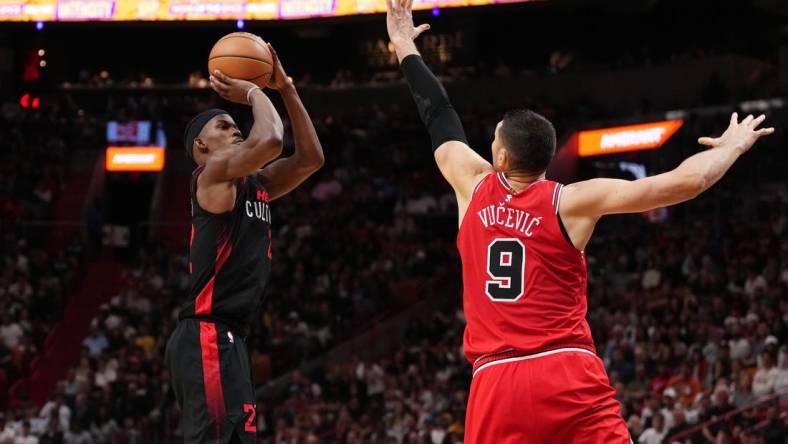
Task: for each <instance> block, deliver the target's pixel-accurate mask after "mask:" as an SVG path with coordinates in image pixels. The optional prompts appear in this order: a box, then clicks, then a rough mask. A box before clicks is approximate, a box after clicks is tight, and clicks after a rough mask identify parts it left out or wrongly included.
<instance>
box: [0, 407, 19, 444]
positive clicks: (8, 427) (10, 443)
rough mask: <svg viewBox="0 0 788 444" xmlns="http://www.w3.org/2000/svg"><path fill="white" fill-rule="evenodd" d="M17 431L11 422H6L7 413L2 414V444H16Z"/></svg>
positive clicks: (0, 433) (0, 432)
mask: <svg viewBox="0 0 788 444" xmlns="http://www.w3.org/2000/svg"><path fill="white" fill-rule="evenodd" d="M14 438H16V431H15V430H14V426H13V424H12V423H11V422H10V421H7V420H6V417H5V413H2V412H0V444H14Z"/></svg>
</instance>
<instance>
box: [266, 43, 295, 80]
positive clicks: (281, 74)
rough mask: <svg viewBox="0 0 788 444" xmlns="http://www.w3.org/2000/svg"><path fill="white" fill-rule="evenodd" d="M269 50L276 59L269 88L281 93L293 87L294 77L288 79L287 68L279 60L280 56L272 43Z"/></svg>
mask: <svg viewBox="0 0 788 444" xmlns="http://www.w3.org/2000/svg"><path fill="white" fill-rule="evenodd" d="M268 50H269V51H271V56H273V58H274V70H273V73H271V80H269V81H268V87H269V88H271V89H273V90H276V91H281V90H282V89H284V88H287V87H289V86H292V85H293V79H292V77H288V76H287V73H285V68H284V67H283V66H282V62H281V61H280V60H279V55H278V54H277V53H276V50H275V49H274V47H273V46H272V45H271V44H270V43H269V44H268Z"/></svg>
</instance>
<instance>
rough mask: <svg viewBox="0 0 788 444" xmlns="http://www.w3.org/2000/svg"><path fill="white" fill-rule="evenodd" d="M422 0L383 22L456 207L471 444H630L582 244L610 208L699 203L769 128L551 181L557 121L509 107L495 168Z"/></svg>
mask: <svg viewBox="0 0 788 444" xmlns="http://www.w3.org/2000/svg"><path fill="white" fill-rule="evenodd" d="M411 3H412V0H403V1H400V0H387V6H388V15H387V28H388V34H389V37H390V39H391V42H392V44H393V46H394V48H395V50H396V53H397V57H398V59H399V62H400V65H401V69H402V72H403V73H404V75H405V78H406V79H407V82H408V84H409V86H410V89H411V92H412V94H413V97H414V100H415V102H416V105H417V108H418V111H419V114H420V116H421V119H422V121H423V122H424V124H425V126H426V127H427V130H428V132H429V134H430V138H431V141H432V149H433V150H434V155H435V161H436V162H437V164H438V168H439V169H440V171H441V173H442V174H443V176H444V177H445V178H446V180H447V181H448V182H449V184H450V185H451V186H452V188H453V189H454V192H455V193H456V197H457V204H458V207H459V234H458V239H457V245H458V248H459V251H460V257H461V259H462V272H463V304H464V310H465V316H466V318H467V326H466V329H465V334H464V338H463V349H464V353H465V355H466V357H467V359H468V360H469V361H470V362H471V363H472V364H473V380H472V381H471V391H470V396H469V399H468V408H467V414H466V415H467V416H466V420H465V424H466V428H465V442H466V443H469V444H515V443H516V444H545V443H555V444H569V443H594V444H597V443H599V444H603V443H604V444H624V443H630V436H629V433H628V431H627V426H626V424H625V423H624V421H623V419H622V418H621V416H620V406H619V404H618V402H617V401H616V399H615V391H614V389H613V388H612V387H611V386H610V383H609V381H608V378H607V374H606V373H605V368H604V366H603V364H602V361H601V360H600V359H599V358H598V357H597V355H596V351H595V348H594V342H593V340H592V337H591V331H590V329H589V326H588V323H587V322H586V320H585V316H586V263H585V256H584V253H583V250H584V249H585V247H586V244H587V243H588V240H589V238H590V237H591V234H592V233H593V231H594V226H595V225H596V223H597V221H599V219H600V218H601V217H602V216H605V215H608V214H621V213H639V212H643V211H648V210H651V209H654V208H660V207H665V206H668V205H674V204H677V203H680V202H684V201H687V200H690V199H693V198H695V197H696V196H698V195H699V194H700V193H702V192H703V191H705V190H707V189H708V188H709V187H711V186H712V185H713V184H714V183H716V182H717V181H718V180H719V179H720V178H721V177H722V176H723V175H724V174H725V172H726V171H728V169H729V168H730V167H731V165H733V163H734V162H735V161H736V159H738V158H739V156H741V155H742V154H744V153H745V152H746V151H747V150H749V149H750V147H751V146H752V145H753V144H754V143H755V142H756V141H757V140H758V138H760V137H762V136H765V135H768V134H771V133H772V132H773V131H774V130H773V129H772V128H766V129H759V126H760V125H761V123H762V122H763V121H764V116H760V117H758V118H753V116H748V117H747V118H745V119H744V120H743V121H741V122H739V121H738V118H737V115H736V114H733V116H732V117H731V121H730V126H729V127H728V129H727V130H726V131H725V133H724V134H723V135H722V136H721V137H718V138H708V137H704V138H701V139H700V140H699V142H700V143H701V144H702V145H706V146H707V147H709V148H710V149H708V150H706V151H703V152H701V153H698V154H695V155H694V156H692V157H690V158H688V159H686V160H685V161H684V162H683V163H681V165H679V166H678V167H677V168H676V169H675V170H673V171H669V172H667V173H663V174H659V175H656V176H653V177H648V178H644V179H640V180H635V181H626V180H613V179H592V180H588V181H584V182H578V183H574V184H571V185H567V186H564V185H561V184H559V183H556V182H552V181H549V180H546V179H545V170H546V169H547V166H548V164H549V163H550V161H551V159H552V158H553V155H554V154H555V145H556V135H555V130H554V128H553V125H552V124H551V123H550V122H549V121H548V120H547V119H545V118H544V117H542V116H540V115H538V114H536V113H534V112H532V111H528V110H516V111H511V112H508V113H507V114H506V115H504V117H503V120H502V121H501V122H499V123H498V125H497V127H496V129H495V139H494V140H493V141H492V159H493V163H492V164H490V163H489V162H487V161H486V160H484V159H483V158H482V157H481V156H479V155H478V154H477V153H476V152H475V151H473V150H472V149H471V148H470V147H469V146H468V143H467V141H466V138H465V132H464V130H463V127H462V124H461V123H460V119H459V117H458V116H457V113H456V112H455V110H454V109H453V108H452V106H451V104H450V102H449V99H448V97H447V95H446V91H445V90H444V89H443V87H442V85H441V84H440V82H439V81H438V79H437V78H436V77H435V76H434V75H433V74H432V73H431V72H430V70H429V68H427V66H426V65H425V64H424V62H423V61H422V59H421V57H420V55H419V52H418V51H417V49H416V46H415V44H414V42H413V41H414V39H415V38H416V37H418V36H419V34H421V33H422V32H424V31H426V30H427V29H429V25H421V26H419V27H414V24H413V17H412V14H411Z"/></svg>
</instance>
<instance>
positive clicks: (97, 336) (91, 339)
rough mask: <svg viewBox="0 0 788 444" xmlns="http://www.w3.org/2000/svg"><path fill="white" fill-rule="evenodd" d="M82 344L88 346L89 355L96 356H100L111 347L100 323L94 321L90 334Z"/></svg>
mask: <svg viewBox="0 0 788 444" xmlns="http://www.w3.org/2000/svg"><path fill="white" fill-rule="evenodd" d="M82 345H83V346H84V347H85V348H87V350H88V355H89V356H90V357H92V358H95V357H98V356H100V355H101V354H102V352H104V350H105V349H106V348H107V347H109V342H108V341H107V337H106V336H104V333H103V332H102V331H101V330H100V329H99V326H98V324H97V323H95V322H94V323H93V325H92V326H91V330H90V334H89V335H88V337H87V338H85V340H84V341H82Z"/></svg>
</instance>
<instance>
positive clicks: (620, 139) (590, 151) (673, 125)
mask: <svg viewBox="0 0 788 444" xmlns="http://www.w3.org/2000/svg"><path fill="white" fill-rule="evenodd" d="M683 124H684V120H682V119H678V120H665V121H662V122H652V123H641V124H638V125H627V126H616V127H612V128H603V129H597V130H590V131H580V132H579V133H578V150H577V154H578V156H580V157H589V156H601V155H603V154H615V153H625V152H628V151H640V150H650V149H655V148H659V147H661V146H662V145H664V144H665V142H667V141H668V139H670V138H671V136H673V134H675V133H676V131H678V129H679V128H681V126H682V125H683Z"/></svg>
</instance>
